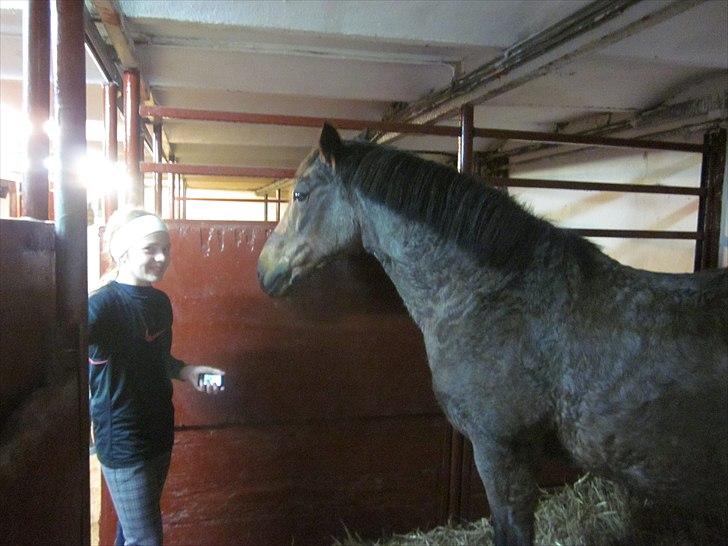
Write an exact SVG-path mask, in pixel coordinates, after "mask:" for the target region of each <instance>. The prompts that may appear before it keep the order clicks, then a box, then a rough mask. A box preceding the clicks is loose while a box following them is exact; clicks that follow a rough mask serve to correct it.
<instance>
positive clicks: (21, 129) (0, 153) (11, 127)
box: [0, 104, 30, 178]
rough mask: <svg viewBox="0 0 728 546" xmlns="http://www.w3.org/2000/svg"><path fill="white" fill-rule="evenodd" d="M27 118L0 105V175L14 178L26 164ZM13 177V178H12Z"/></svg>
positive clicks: (28, 129) (28, 125) (21, 171)
mask: <svg viewBox="0 0 728 546" xmlns="http://www.w3.org/2000/svg"><path fill="white" fill-rule="evenodd" d="M29 134H30V122H29V121H28V118H27V117H25V116H24V115H23V114H21V113H20V112H19V111H18V110H16V109H15V108H13V107H12V106H9V105H7V104H0V175H2V178H15V177H17V176H19V175H21V174H22V173H23V172H24V170H25V168H26V164H27V159H26V156H27V152H26V149H25V148H26V143H27V141H28V135H29ZM13 175H15V176H13Z"/></svg>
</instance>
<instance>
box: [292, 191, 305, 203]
mask: <svg viewBox="0 0 728 546" xmlns="http://www.w3.org/2000/svg"><path fill="white" fill-rule="evenodd" d="M306 199H308V192H304V191H294V192H293V200H294V201H305V200H306Z"/></svg>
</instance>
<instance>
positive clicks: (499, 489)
mask: <svg viewBox="0 0 728 546" xmlns="http://www.w3.org/2000/svg"><path fill="white" fill-rule="evenodd" d="M473 451H474V456H475V463H476V465H477V467H478V473H479V474H480V477H481V479H482V480H483V485H484V486H485V492H486V493H487V495H488V504H489V505H490V510H491V523H492V525H493V530H494V534H495V546H532V544H533V511H534V509H535V507H536V494H537V487H536V480H535V478H534V476H533V472H532V469H531V466H530V464H529V463H528V462H527V459H528V458H527V457H526V456H525V454H524V455H520V456H519V453H518V451H517V450H516V449H513V448H512V447H509V446H507V444H505V443H496V442H493V441H492V440H490V439H488V440H481V441H478V440H477V439H474V441H473Z"/></svg>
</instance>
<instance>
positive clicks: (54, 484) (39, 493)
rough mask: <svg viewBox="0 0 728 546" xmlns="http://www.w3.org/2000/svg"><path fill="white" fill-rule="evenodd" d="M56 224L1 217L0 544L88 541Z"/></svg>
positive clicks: (74, 380)
mask: <svg viewBox="0 0 728 546" xmlns="http://www.w3.org/2000/svg"><path fill="white" fill-rule="evenodd" d="M55 307H56V299H55V253H54V233H53V224H49V223H45V222H39V221H28V220H7V219H2V220H0V360H1V362H0V400H1V401H2V403H1V404H0V408H1V409H0V504H1V506H2V508H0V543H2V544H13V545H18V546H22V545H28V546H31V545H32V546H35V545H38V544H84V543H86V542H87V539H86V538H84V537H87V536H88V529H84V528H83V527H82V523H83V522H84V521H86V517H84V514H83V513H82V512H83V510H84V509H85V507H86V503H85V502H84V496H88V492H87V491H84V490H83V488H82V487H81V485H82V484H84V483H85V480H83V479H82V474H81V473H82V472H83V470H84V467H83V465H82V464H80V463H81V462H82V461H81V460H80V454H82V453H83V449H87V447H86V446H79V445H78V441H77V440H78V439H79V438H81V434H80V431H79V427H80V423H81V418H80V414H79V410H80V408H79V406H78V400H79V394H78V384H77V377H76V375H75V374H71V373H68V372H64V371H62V370H59V369H58V366H57V365H55V360H54V349H53V332H54V328H55V317H56V309H55Z"/></svg>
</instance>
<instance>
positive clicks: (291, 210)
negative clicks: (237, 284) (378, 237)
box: [258, 124, 360, 296]
mask: <svg viewBox="0 0 728 546" xmlns="http://www.w3.org/2000/svg"><path fill="white" fill-rule="evenodd" d="M345 148H346V144H345V143H343V142H342V141H341V138H340V137H339V133H337V132H336V129H334V128H333V127H331V126H330V125H328V124H325V125H324V127H323V130H322V131H321V137H320V139H319V147H318V149H314V150H313V151H312V152H311V153H310V154H309V156H308V157H307V158H306V159H304V161H303V163H301V166H300V167H299V168H298V171H297V172H296V179H295V182H294V183H295V186H294V188H293V197H292V199H291V203H290V205H289V207H288V210H286V212H285V214H284V215H283V218H281V221H280V222H279V224H278V225H277V226H276V228H275V230H274V231H273V233H271V235H270V237H269V238H268V241H267V242H266V244H265V246H264V247H263V250H262V252H261V253H260V258H258V279H259V281H260V285H261V287H262V288H263V290H264V291H265V292H266V293H268V294H270V295H273V296H277V295H281V294H283V293H284V292H285V291H286V290H287V289H288V288H289V287H290V286H291V284H292V283H293V281H294V280H296V278H298V277H300V276H302V275H305V274H306V273H308V272H309V271H311V270H312V269H313V268H315V267H317V266H319V265H322V264H323V263H325V262H326V261H327V259H329V258H331V257H333V256H336V255H339V254H343V253H345V252H347V251H348V250H350V249H353V248H355V247H356V244H357V242H358V241H359V239H360V237H359V226H358V223H357V220H356V218H355V215H354V208H353V206H352V202H351V200H350V198H349V191H348V190H347V188H346V187H345V186H344V185H343V183H342V181H341V177H340V173H339V172H338V169H337V166H338V167H340V166H341V163H340V160H341V158H342V157H343V154H344V153H345Z"/></svg>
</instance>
